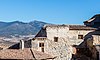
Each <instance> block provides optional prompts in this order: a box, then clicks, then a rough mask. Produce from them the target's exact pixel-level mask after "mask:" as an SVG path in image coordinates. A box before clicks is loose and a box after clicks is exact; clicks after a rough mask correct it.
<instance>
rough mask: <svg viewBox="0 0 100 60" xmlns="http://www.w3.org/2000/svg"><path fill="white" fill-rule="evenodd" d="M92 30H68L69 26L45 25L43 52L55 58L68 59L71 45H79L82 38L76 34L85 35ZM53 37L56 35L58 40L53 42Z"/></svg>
mask: <svg viewBox="0 0 100 60" xmlns="http://www.w3.org/2000/svg"><path fill="white" fill-rule="evenodd" d="M91 31H92V30H69V27H66V26H65V27H64V26H60V27H59V26H56V27H55V26H54V27H47V28H46V32H47V40H46V41H45V42H46V43H45V44H46V46H45V52H46V53H48V54H51V55H53V56H56V57H57V58H56V59H55V60H70V59H71V57H72V53H73V51H72V45H79V44H81V43H82V42H83V39H78V35H83V36H85V35H87V34H88V33H89V32H91ZM54 37H58V42H54Z"/></svg>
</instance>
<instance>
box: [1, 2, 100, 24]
mask: <svg viewBox="0 0 100 60" xmlns="http://www.w3.org/2000/svg"><path fill="white" fill-rule="evenodd" d="M99 13H100V0H0V21H6V22H8V21H16V20H18V21H23V22H29V21H34V20H39V21H44V22H48V23H55V24H82V23H83V21H85V20H88V19H89V18H91V17H92V16H93V15H95V14H99Z"/></svg>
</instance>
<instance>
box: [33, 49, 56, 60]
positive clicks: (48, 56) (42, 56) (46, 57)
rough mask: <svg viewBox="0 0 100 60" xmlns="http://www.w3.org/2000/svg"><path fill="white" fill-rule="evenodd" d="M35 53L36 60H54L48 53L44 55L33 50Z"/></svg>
mask: <svg viewBox="0 0 100 60" xmlns="http://www.w3.org/2000/svg"><path fill="white" fill-rule="evenodd" d="M32 51H33V53H34V56H35V58H36V59H39V60H40V59H52V58H54V57H53V56H51V55H49V54H46V53H43V52H40V51H35V50H32Z"/></svg>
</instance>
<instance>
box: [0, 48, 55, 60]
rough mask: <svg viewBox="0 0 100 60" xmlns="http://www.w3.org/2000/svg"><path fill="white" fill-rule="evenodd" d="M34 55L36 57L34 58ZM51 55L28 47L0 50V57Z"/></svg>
mask: <svg viewBox="0 0 100 60" xmlns="http://www.w3.org/2000/svg"><path fill="white" fill-rule="evenodd" d="M35 57H36V58H35ZM48 58H53V57H52V56H51V55H48V54H46V53H42V52H39V51H34V50H32V49H29V48H25V49H23V50H21V49H6V50H0V59H48Z"/></svg>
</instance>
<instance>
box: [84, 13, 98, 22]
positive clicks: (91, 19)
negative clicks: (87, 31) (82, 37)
mask: <svg viewBox="0 0 100 60" xmlns="http://www.w3.org/2000/svg"><path fill="white" fill-rule="evenodd" d="M97 18H98V19H100V14H96V15H94V16H93V17H92V18H90V19H89V20H87V21H84V23H86V22H92V21H94V20H96V19H97Z"/></svg>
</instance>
